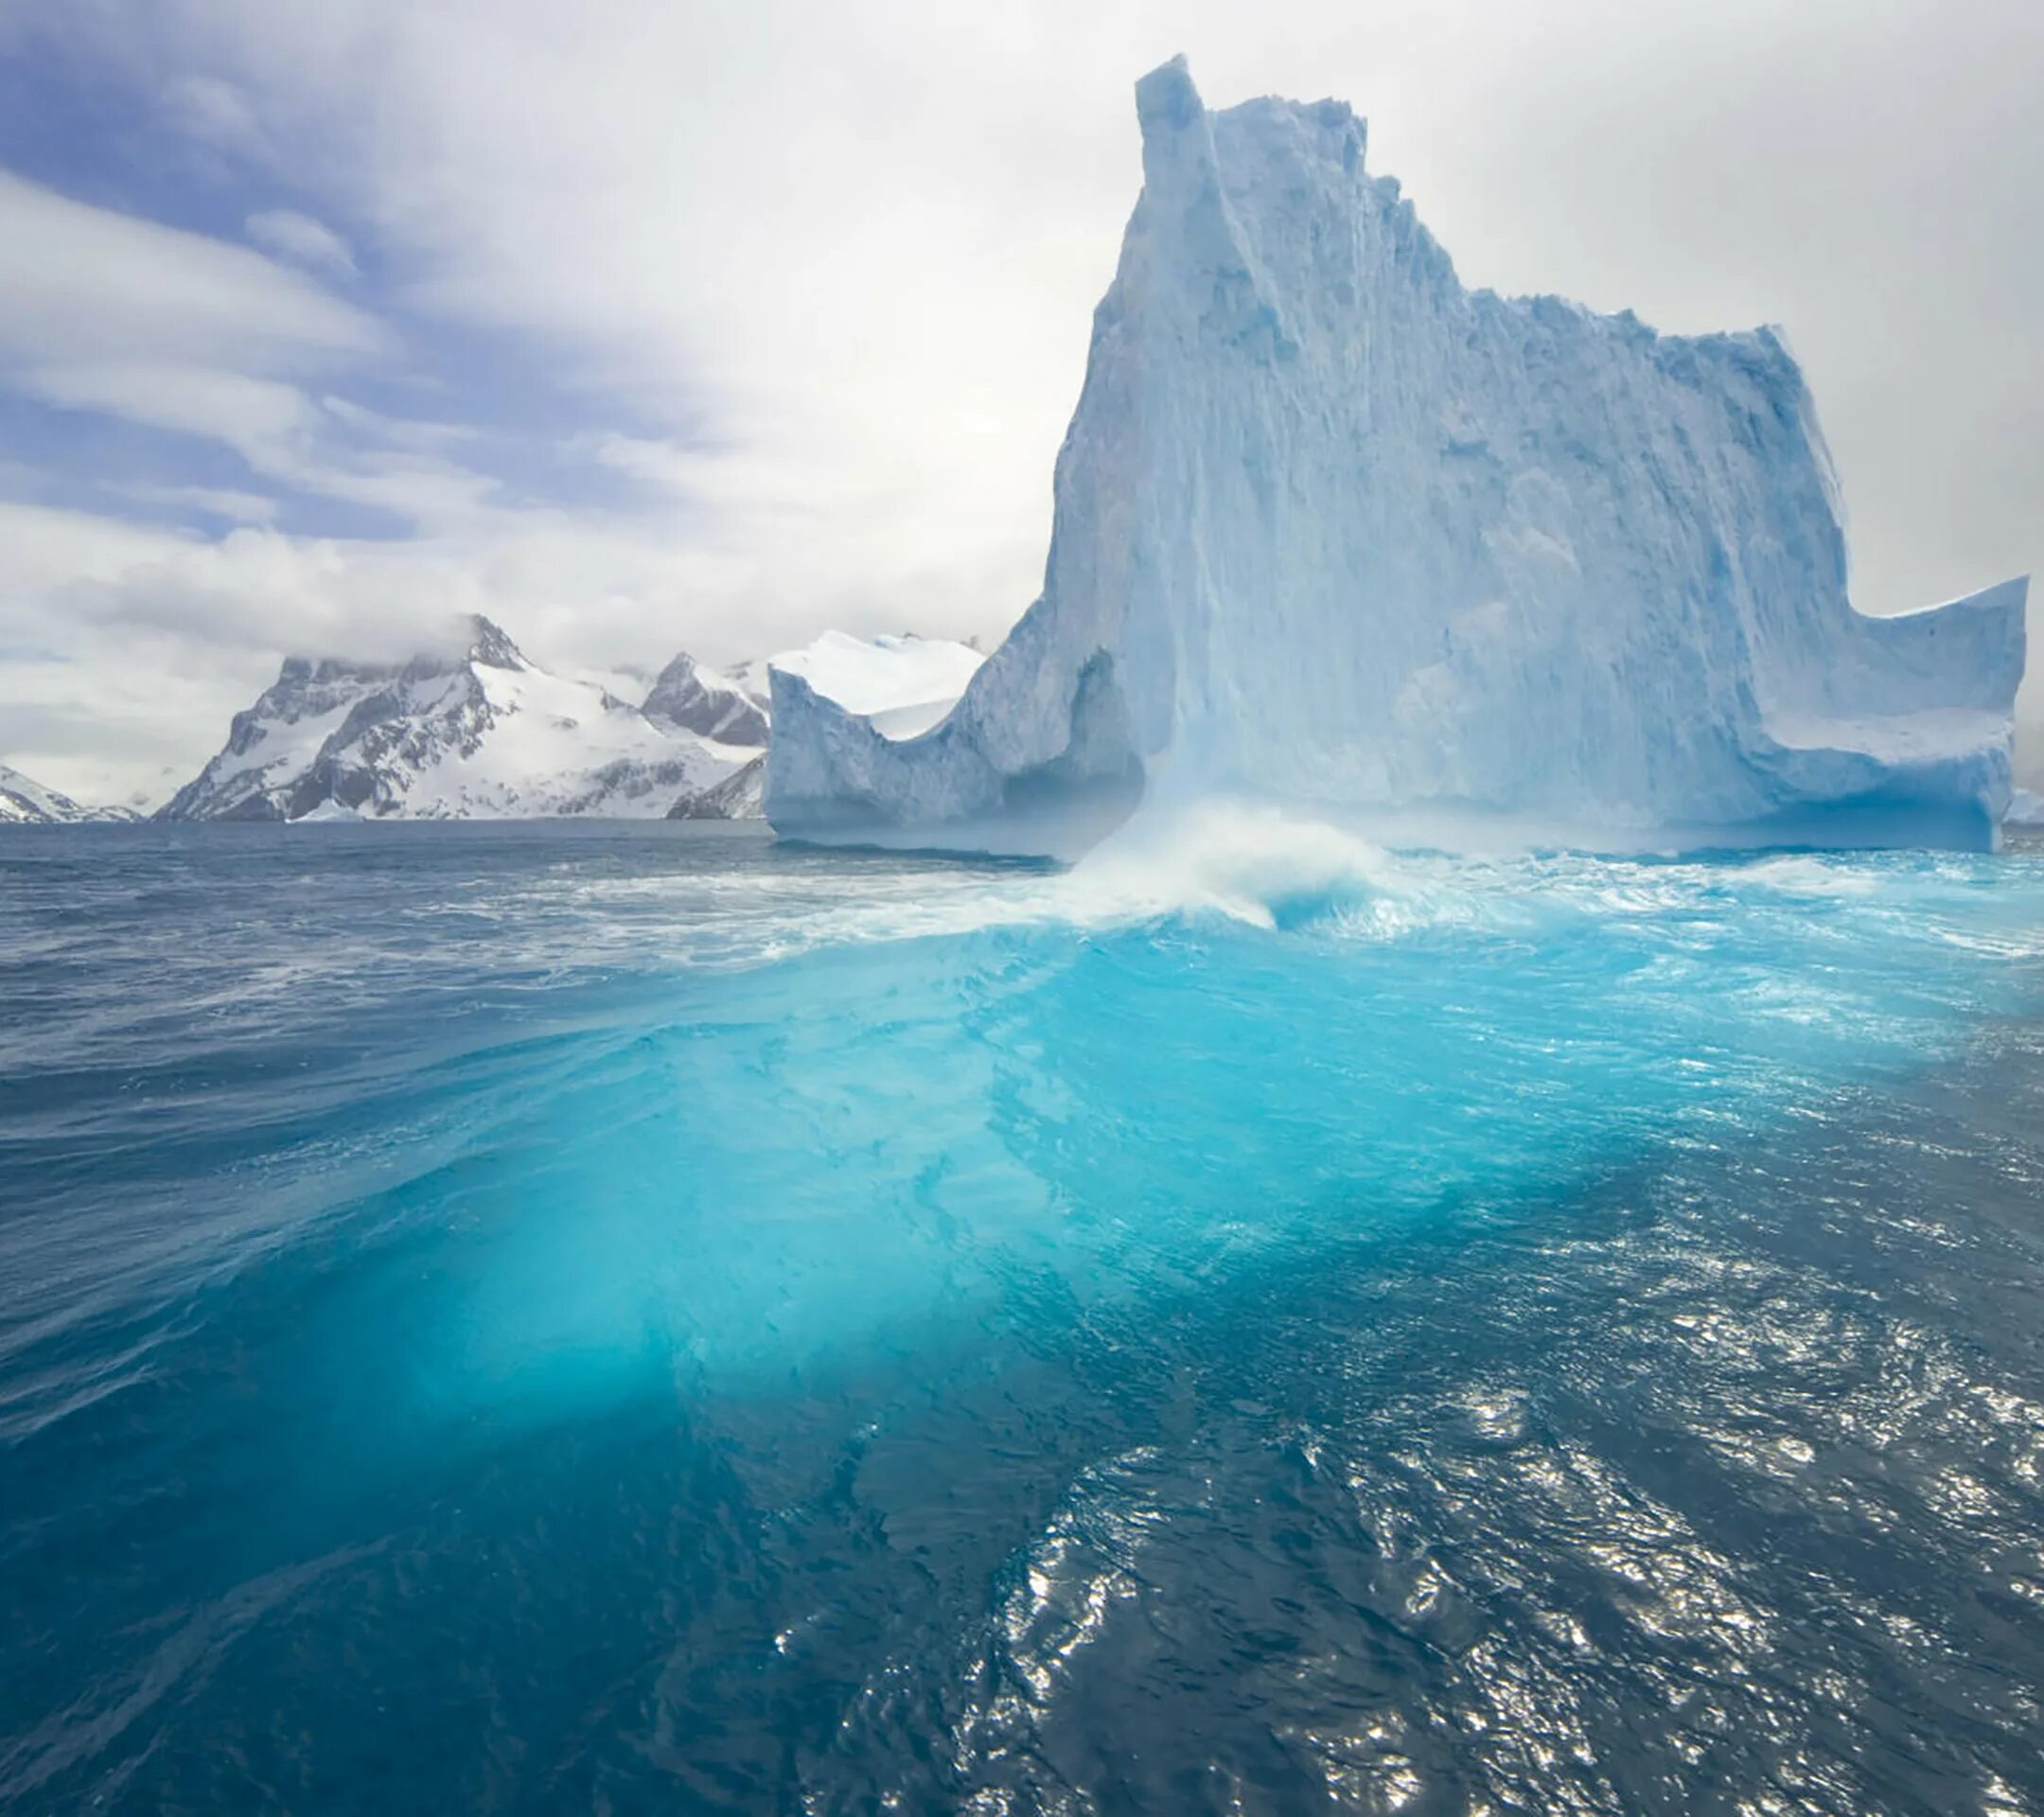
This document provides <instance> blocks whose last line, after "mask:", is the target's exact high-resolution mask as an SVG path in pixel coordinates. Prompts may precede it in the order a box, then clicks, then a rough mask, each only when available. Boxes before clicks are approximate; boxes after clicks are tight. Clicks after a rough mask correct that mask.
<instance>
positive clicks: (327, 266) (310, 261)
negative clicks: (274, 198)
mask: <svg viewBox="0 0 2044 1817" xmlns="http://www.w3.org/2000/svg"><path fill="white" fill-rule="evenodd" d="M248 236H249V238H251V239H253V240H254V241H255V243H256V245H258V246H260V247H263V248H264V249H265V250H266V251H269V252H272V253H274V254H275V255H276V256H278V257H279V258H282V259H286V260H288V261H289V262H290V263H291V264H293V265H300V266H303V267H304V268H305V269H306V270H308V271H311V272H323V273H326V275H327V276H329V277H337V278H342V279H348V278H352V277H354V276H355V275H356V271H355V255H354V254H353V253H352V252H351V251H350V250H349V249H348V243H347V241H346V240H344V239H343V238H341V236H340V235H339V234H337V233H335V232H334V230H333V229H332V228H331V227H326V226H322V225H321V224H320V222H318V221H314V220H313V219H312V217H311V216H309V215H300V214H293V213H292V212H291V209H289V208H265V209H263V210H261V211H260V212H259V213H256V214H253V215H251V216H250V217H249V218H248Z"/></svg>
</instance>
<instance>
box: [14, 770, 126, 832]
mask: <svg viewBox="0 0 2044 1817" xmlns="http://www.w3.org/2000/svg"><path fill="white" fill-rule="evenodd" d="M134 818H135V817H134V815H133V814H132V813H131V812H130V811H129V810H128V809H127V808H125V807H86V806H83V805H81V804H80V803H78V802H74V801H73V800H72V799H71V798H70V796H68V795H64V794H61V793H59V791H58V790H56V789H54V788H49V787H46V786H44V785H43V784H41V783H39V782H37V781H36V780H35V779H34V778H33V777H30V776H24V775H23V774H22V773H21V771H20V770H18V769H9V767H7V765H5V764H0V826H70V825H76V824H78V823H79V822H80V821H84V820H133V819H134Z"/></svg>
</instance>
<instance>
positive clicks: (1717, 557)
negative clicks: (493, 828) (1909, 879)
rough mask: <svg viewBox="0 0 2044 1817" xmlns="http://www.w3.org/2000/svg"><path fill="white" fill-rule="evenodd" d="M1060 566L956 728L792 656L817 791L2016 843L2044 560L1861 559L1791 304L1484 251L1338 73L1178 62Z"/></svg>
mask: <svg viewBox="0 0 2044 1817" xmlns="http://www.w3.org/2000/svg"><path fill="white" fill-rule="evenodd" d="M1137 116H1138V121H1139V124H1140V127H1141V133H1142V176H1143V182H1142V189H1141V193H1140V196H1139V198H1138V200H1137V203H1136V207H1135V211H1134V213H1133V215H1132V216H1131V218H1130V221H1129V224H1128V229H1127V232H1126V235H1125V237H1124V238H1123V241H1122V248H1121V258H1120V264H1119V269H1118V271H1117V273H1116V275H1115V279H1114V282H1113V285H1112V286H1111V287H1110V289H1109V290H1108V292H1107V294H1106V297H1105V298H1104V300H1103V301H1102V302H1101V306H1100V308H1099V309H1098V310H1097V311H1096V313H1095V316H1094V332H1093V343H1092V347H1091V351H1090V354H1089V356H1088V360H1087V369H1086V378H1085V383H1084V389H1083V391H1082V394H1081V397H1080V400H1079V405H1078V410H1077V412H1076V414H1075V415H1074V416H1073V419H1072V424H1071V428H1070V431H1069V432H1068V433H1067V435H1066V440H1065V443H1064V447H1063V449H1062V450H1061V452H1060V454H1059V456H1058V464H1057V471H1056V479H1055V486H1054V512H1055V516H1054V525H1053V529H1052V533H1051V539H1050V552H1049V560H1048V566H1047V569H1046V573H1045V576H1044V589H1043V592H1042V595H1041V596H1040V597H1039V598H1038V599H1037V601H1036V603H1035V604H1034V605H1033V606H1032V607H1031V609H1030V610H1029V611H1028V613H1027V614H1025V615H1024V617H1023V619H1022V621H1021V622H1020V624H1019V625H1018V626H1016V627H1015V630H1014V632H1013V635H1011V636H1010V638H1009V639H1008V641H1007V642H1006V643H1005V644H1003V645H1002V646H1001V648H1000V649H999V650H997V651H996V653H995V654H994V655H993V657H992V658H991V659H989V661H988V662H987V663H986V665H985V666H984V667H983V668H981V669H980V670H979V671H978V675H977V676H976V677H975V678H974V679H973V681H972V683H971V685H970V686H969V687H968V688H967V690H966V692H965V694H964V696H963V697H962V698H961V700H960V703H959V705H958V708H957V710H956V711H955V712H953V713H952V714H950V716H949V717H948V718H946V719H945V720H944V721H943V724H942V725H940V726H938V727H936V728H935V729H934V730H932V731H930V732H927V733H926V734H925V735H924V736H921V737H912V738H903V737H901V736H899V735H898V729H897V728H893V727H889V726H884V725H881V724H879V723H876V722H875V721H874V720H872V718H870V717H868V716H866V715H864V714H860V713H858V712H856V711H847V710H846V708H845V706H844V705H843V704H842V703H841V702H837V701H834V700H832V699H831V698H830V697H828V695H827V694H825V693H824V692H823V691H822V690H820V689H819V688H818V687H816V686H814V685H812V684H811V683H810V682H809V681H808V680H806V679H804V678H803V677H802V675H800V674H799V673H798V672H796V671H794V670H792V669H788V668H783V669H782V670H780V671H779V672H777V673H776V675H775V677H774V685H773V699H772V709H771V710H772V715H773V721H774V736H773V742H772V744H771V746H770V747H769V749H768V753H767V816H768V818H769V819H770V820H772V821H773V823H774V824H775V825H776V826H777V827H779V828H781V829H782V830H783V831H792V832H797V833H802V834H805V835H809V836H811V837H841V838H855V839H860V840H866V839H872V838H891V839H894V840H896V841H897V842H900V843H907V844H926V845H945V846H954V847H955V846H959V845H963V844H983V845H989V846H993V847H996V848H997V849H1005V850H1011V851H1026V852H1043V851H1050V852H1061V851H1070V850H1072V849H1073V848H1074V847H1075V846H1080V845H1084V843H1086V842H1089V841H1090V840H1091V839H1092V838H1098V837H1099V836H1100V835H1101V833H1102V832H1104V831H1105V830H1106V828H1107V827H1109V826H1111V825H1112V824H1114V823H1115V822H1116V821H1117V820H1119V819H1122V818H1125V817H1126V816H1127V814H1128V813H1130V812H1131V811H1132V810H1133V808H1134V807H1135V805H1136V803H1137V802H1138V801H1148V802H1151V803H1172V802H1182V801H1185V800H1188V799H1189V798H1196V797H1199V796H1203V795H1213V794H1217V793H1227V794H1234V795H1247V796H1252V797H1258V798H1261V799H1266V800H1271V801H1275V802H1278V803H1290V804H1295V805H1297V806H1300V807H1303V808H1305V809H1307V810H1308V811H1314V812H1325V813H1330V814H1333V815H1336V816H1338V817H1341V818H1345V819H1348V820H1370V819H1372V818H1375V819H1379V820H1384V821H1387V822H1390V823H1392V824H1394V825H1396V824H1400V823H1408V824H1409V823H1411V822H1412V821H1413V820H1416V819H1417V820H1418V821H1419V823H1420V824H1421V825H1423V826H1425V827H1427V828H1433V827H1436V826H1440V825H1442V824H1443V823H1452V822H1461V821H1468V820H1478V819H1484V820H1496V819H1498V818H1508V819H1509V820H1511V821H1513V822H1514V823H1518V824H1526V823H1531V824H1532V825H1534V826H1536V827H1540V828H1542V829H1559V830H1565V831H1567V832H1569V833H1572V834H1575V833H1580V834H1584V835H1587V836H1589V837H1591V838H1596V839H1599V840H1602V839H1606V838H1617V839H1619V840H1622V841H1627V842H1630V841H1632V840H1634V839H1641V840H1648V841H1651V842H1654V843H1661V842H1664V841H1665V838H1667V837H1668V836H1673V837H1675V838H1681V839H1685V840H1686V839H1690V838H1696V839H1697V842H1709V843H1718V842H1722V841H1723V840H1724V839H1726V838H1739V839H1746V838H1753V839H1756V840H1759V841H1762V842H1765V841H1768V840H1775V839H1781V838H1790V839H1797V840H1810V841H1814V842H1848V843H1850V842H1869V841H1871V842H1898V841H1899V842H1908V843H1939V844H1956V845H1971V846H1977V845H1984V844H1988V843H1991V841H1992V840H1993V838H1995V829H1996V826H1997V824H1998V823H1999V822H2000V819H2001V817H2002V814H2003V811H2004V810H2005V809H2006V807H2007V805H2008V801H2009V789H2010V738H2011V711H2012V706H2013V701H2014V697H2015V693H2016V689H2017V684H2018V680H2019V679H2020V677H2021V675H2022V669H2023V654H2024V652H2023V606H2024V593H2025V583H2024V582H2022V581H2019V580H2018V581H2011V582H2008V583H2004V584H2003V585H2001V586H2000V587H1996V588H1992V589H1990V590H1988V591H1985V592H1983V593H1979V594H1976V595H1974V596H1972V597H1970V598H1967V599H1964V600H1959V601H1957V602H1955V603H1953V604H1950V605H1947V606H1944V607H1940V608H1936V609H1929V610H1925V611H1920V612H1914V613H1910V614H1906V615H1903V616H1899V617H1894V618H1869V617H1865V616H1862V615H1861V614H1860V613H1859V612H1858V611H1856V610H1855V609H1854V608H1853V606H1852V604H1851V602H1850V600H1849V598H1848V597H1847V592H1846V562H1845V540H1844V535H1843V531H1842V528H1841V520H1840V507H1839V501H1838V496H1837V488H1836V482H1835V479H1834V477H1833V473H1832V467H1831V464H1830V460H1829V457H1828V455H1827V454H1826V453H1825V450H1824V441H1823V437H1822V434H1821V432H1820V431H1819V429H1818V426H1817V418H1816V411H1815V407H1814V405H1813V404H1812V402H1811V399H1810V395H1809V391H1808V388H1807V386H1806V384H1805V382H1804V379H1803V375H1802V373H1801V371H1800V370H1799V369H1798V367H1797V365H1796V363H1795V361H1794V360H1793V358H1792V357H1791V356H1790V354H1789V352H1788V347H1787V346H1786V344H1784V343H1783V341H1782V339H1781V338H1780V336H1778V335H1777V334H1775V333H1774V332H1772V331H1771V330H1770V329H1766V328H1762V329H1757V330H1754V331H1753V332H1750V333H1736V334H1710V335H1699V336H1688V335H1663V334H1658V333H1656V332H1655V331H1654V330H1653V329H1651V328H1649V327H1648V326H1646V325H1645V324H1644V323H1642V322H1640V321H1639V320H1638V319H1637V318H1636V317H1635V316H1633V315H1631V314H1630V313H1626V314H1620V315H1612V316H1607V315H1598V314H1595V313H1594V312H1592V311H1591V310H1589V309H1583V308H1580V307H1579V306H1577V305H1575V304H1572V303H1567V302H1563V301H1562V300H1560V299H1559V298H1557V297H1529V298H1512V297H1503V296H1499V295H1497V294H1495V293H1494V292H1491V291H1470V290H1468V289H1466V288H1465V287H1464V286H1463V284H1462V282H1461V280H1460V279H1459V278H1458V277H1457V276H1456V273H1455V270H1454V264H1453V263H1452V262H1451V260H1450V259H1449V257H1448V255H1447V254H1446V253H1445V252H1444V251H1443V250H1442V249H1441V247H1440V245H1439V244H1438V242H1437V241H1436V240H1435V239H1434V238H1433V236H1432V235H1430V234H1429V233H1428V232H1427V230H1426V229H1425V227H1423V226H1422V225H1421V224H1420V222H1419V221H1418V217H1417V216H1416V215H1415V214H1414V212H1413V208H1412V204H1411V203H1409V202H1407V201H1406V200H1405V199H1404V198H1403V197H1402V195H1401V192H1400V189H1399V185H1398V184H1397V182H1396V181H1395V180H1394V179H1392V178H1389V177H1380V176H1375V175H1372V174H1369V173H1368V172H1367V171H1366V168H1365V150H1366V132H1365V128H1364V124H1363V122H1362V121H1361V120H1359V119H1357V118H1356V117H1355V115H1353V114H1352V113H1351V112H1350V111H1349V110H1348V107H1347V106H1345V105H1343V104H1342V103H1340V102H1338V101H1321V102H1315V103H1313V104H1311V105H1299V104H1295V103H1291V102H1286V101H1280V100H1276V99H1263V100H1254V101H1249V102H1246V103H1244V104H1243V105H1242V106H1240V107H1235V108H1230V109H1227V110H1225V111H1224V112H1209V111H1208V110H1207V107H1206V106H1205V105H1204V104H1203V103H1202V101H1201V99H1200V97H1199V94H1198V92H1197V91H1196V90H1195V88H1194V87H1193V84H1192V79H1191V77H1190V76H1189V74H1188V73H1187V70H1186V67H1185V64H1184V62H1183V60H1182V59H1181V60H1178V61H1176V62H1172V63H1170V64H1167V65H1166V66H1164V67H1163V68H1161V69H1158V70H1155V71H1153V72H1152V73H1151V74H1150V75H1149V76H1147V77H1145V78H1144V79H1143V80H1142V81H1141V82H1140V83H1138V84H1137Z"/></svg>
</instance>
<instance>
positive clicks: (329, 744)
mask: <svg viewBox="0 0 2044 1817" xmlns="http://www.w3.org/2000/svg"><path fill="white" fill-rule="evenodd" d="M470 630H471V633H472V635H471V638H470V641H469V643H468V644H467V648H466V650H464V651H462V652H461V653H460V654H459V655H456V656H451V657H449V656H419V657H414V659H413V660H412V661H411V662H406V663H403V664H399V665H379V664H367V663H355V662H334V661H323V662H309V661H307V660H306V659H303V658H298V657H294V658H291V660H290V661H288V662H285V664H284V666H283V669H282V671H281V672H280V673H279V675H278V677H277V679H276V681H275V683H274V684H273V686H271V687H270V688H269V689H267V690H266V691H265V692H264V694H263V695H262V697H260V698H259V699H258V700H257V701H256V702H255V705H254V706H252V707H250V708H249V709H247V711H245V712H243V713H240V714H237V715H236V716H235V721H234V727H233V730H232V732H230V734H229V736H228V740H227V744H226V747H225V748H224V749H223V750H221V751H220V754H219V755H218V756H216V757H215V758H214V759H213V760H212V762H210V763H209V764H207V765H206V767H205V768H204V769H203V771H202V772H201V773H200V774H199V775H198V776H197V777H196V778H194V779H193V780H192V781H191V782H190V783H188V784H186V785H185V787H183V788H181V789H180V790H179V791H178V792H177V794H176V796H174V797H173V798H172V800H171V801H170V802H169V803H168V804H167V805H166V806H165V807H164V808H163V809H162V810H160V816H159V818H162V819H165V820H303V819H307V818H308V817H313V816H317V817H319V818H337V817H339V816H340V815H341V813H342V812H343V811H345V812H347V813H351V814H353V815H357V816H360V817H361V818H365V819H366V818H376V819H384V818H393V817H405V818H411V819H429V820H467V819H473V820H505V819H518V818H528V817H530V818H541V817H547V816H555V815H614V816H629V817H643V818H658V817H660V816H663V815H665V814H666V812H667V810H668V809H669V808H670V807H671V806H672V805H673V804H674V803H675V802H676V801H677V800H678V799H679V798H681V797H682V796H685V795H693V794H696V793H698V792H700V791H701V790H702V789H704V788H707V787H709V786H711V785H713V784H714V783H717V782H720V781H721V780H722V779H723V778H724V777H725V776H727V775H729V774H730V773H731V771H732V770H734V769H736V768H738V767H740V766H741V765H743V764H744V763H746V762H747V761H749V759H750V758H752V757H754V756H756V755H757V754H758V752H757V749H756V747H751V746H732V745H725V744H722V743H720V742H718V741H717V740H715V739H714V738H709V737H704V736H700V735H698V734H697V733H696V732H692V731H690V730H688V729H686V728H685V727H683V726H681V725H678V724H674V723H671V722H668V721H664V720H661V721H657V720H655V719H652V718H649V717H648V716H647V715H646V714H644V713H643V712H641V711H640V709H639V708H637V707H634V706H631V705H629V704H627V703H626V702H625V701H622V700H620V699H618V698H617V697H615V696H614V695H611V694H609V693H608V692H607V691H606V690H604V689H603V688H600V687H598V686H596V685H594V684H593V683H591V682H587V681H577V680H573V679H567V678H565V677H562V676H557V675H553V674H550V673H549V672H548V671H546V670H544V669H542V668H540V667H538V666H537V664H535V663H533V662H530V661H528V660H527V659H526V657H525V656H524V655H523V654H522V653H521V652H520V649H519V647H518V645H517V644H514V643H513V642H512V641H511V639H510V638H509V637H508V636H506V635H505V634H504V632H503V631H502V630H501V629H500V628H499V627H498V626H495V625H493V624H491V623H490V622H489V621H488V620H487V619H485V618H480V617H479V618H476V619H474V620H473V621H472V624H471V626H470Z"/></svg>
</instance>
